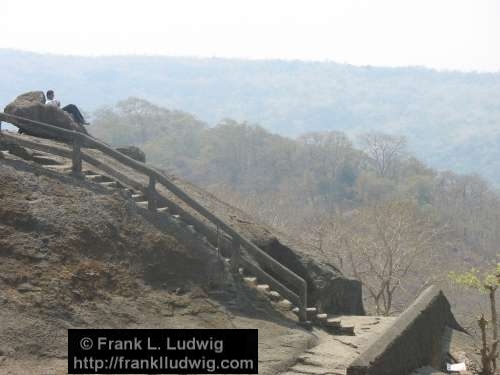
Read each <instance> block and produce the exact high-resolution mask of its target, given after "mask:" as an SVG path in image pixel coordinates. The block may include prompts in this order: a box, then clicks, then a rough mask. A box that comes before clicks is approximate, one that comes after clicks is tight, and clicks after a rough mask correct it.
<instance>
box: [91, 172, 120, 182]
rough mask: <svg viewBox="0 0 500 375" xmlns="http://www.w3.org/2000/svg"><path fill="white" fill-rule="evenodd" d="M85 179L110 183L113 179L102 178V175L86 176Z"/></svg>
mask: <svg viewBox="0 0 500 375" xmlns="http://www.w3.org/2000/svg"><path fill="white" fill-rule="evenodd" d="M85 178H86V179H87V180H89V181H93V182H112V181H113V179H111V178H109V177H108V176H104V175H102V174H94V175H86V176H85Z"/></svg>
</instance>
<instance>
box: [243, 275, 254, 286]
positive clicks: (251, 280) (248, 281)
mask: <svg viewBox="0 0 500 375" xmlns="http://www.w3.org/2000/svg"><path fill="white" fill-rule="evenodd" d="M243 282H244V283H245V284H246V285H248V286H251V287H256V286H257V278H256V277H244V278H243Z"/></svg>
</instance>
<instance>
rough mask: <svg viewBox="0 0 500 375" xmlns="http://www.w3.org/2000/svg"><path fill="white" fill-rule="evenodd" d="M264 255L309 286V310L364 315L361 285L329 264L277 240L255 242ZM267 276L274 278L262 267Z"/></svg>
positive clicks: (269, 239) (272, 238)
mask: <svg viewBox="0 0 500 375" xmlns="http://www.w3.org/2000/svg"><path fill="white" fill-rule="evenodd" d="M254 241H255V242H256V244H257V245H258V246H259V247H260V248H261V249H262V250H264V251H265V252H266V253H267V254H269V255H270V256H272V257H273V258H274V259H276V260H278V261H279V262H280V263H281V264H283V265H285V266H286V267H288V268H289V269H290V270H292V271H294V272H295V273H296V274H298V275H299V276H301V277H302V278H304V280H306V282H307V285H308V304H309V306H316V307H319V308H320V310H321V311H322V312H325V313H328V314H346V315H364V314H365V310H364V308H363V301H362V289H361V282H360V281H359V280H356V279H352V278H348V277H346V276H344V275H343V274H342V272H341V271H340V270H338V269H337V268H336V267H334V266H333V265H331V264H325V263H323V262H321V261H319V260H317V259H313V258H312V257H310V256H307V255H305V254H303V253H301V252H300V251H297V249H292V247H293V246H291V245H287V244H284V243H282V242H280V240H279V239H278V238H277V237H271V238H267V239H264V238H261V239H260V240H259V239H257V240H254ZM261 267H262V268H264V269H265V270H266V271H267V272H268V273H271V274H273V271H272V270H271V269H268V268H267V267H266V266H265V265H264V264H261Z"/></svg>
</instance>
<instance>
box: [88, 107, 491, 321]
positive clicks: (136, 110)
mask: <svg viewBox="0 0 500 375" xmlns="http://www.w3.org/2000/svg"><path fill="white" fill-rule="evenodd" d="M92 130H93V134H94V135H95V136H97V137H100V138H103V139H104V140H106V141H107V142H110V143H112V144H113V145H121V144H135V145H137V146H139V147H141V148H143V149H144V150H145V151H146V153H147V155H148V160H149V162H151V163H153V164H155V165H158V166H160V167H162V168H164V169H166V170H167V171H169V172H172V173H175V174H178V175H180V176H182V177H184V178H187V179H188V180H191V181H193V182H194V183H197V184H199V185H200V186H204V187H206V188H208V189H209V190H210V191H212V192H213V193H215V194H216V195H218V196H219V197H220V198H221V199H222V200H224V201H227V202H229V203H231V204H233V205H235V206H237V207H240V208H242V209H243V210H245V211H247V212H249V213H250V214H251V215H253V216H254V217H256V218H258V219H260V220H261V221H263V222H265V223H268V224H271V225H273V226H275V227H277V228H279V229H280V230H282V231H284V232H287V233H289V234H291V235H292V236H295V237H301V239H302V240H304V241H305V242H307V243H309V244H313V247H314V249H315V250H314V252H315V254H314V255H315V256H316V257H318V258H321V259H323V260H325V261H327V262H331V263H332V264H336V265H337V266H339V267H341V268H342V269H343V270H344V271H345V272H346V273H348V274H350V275H352V276H355V277H357V278H360V279H361V280H362V281H363V282H364V284H365V285H364V286H365V288H364V289H365V298H366V303H367V306H368V308H369V309H372V310H373V311H374V310H376V311H377V312H379V313H383V314H391V313H393V312H397V311H400V310H401V309H402V308H403V307H404V306H405V305H406V303H407V302H408V301H410V300H412V299H413V297H414V296H415V294H416V293H417V292H418V291H419V290H421V289H422V288H423V287H424V286H425V285H427V284H428V283H430V282H438V283H439V284H440V285H441V286H443V287H444V288H446V289H447V290H448V292H447V293H448V294H450V295H451V296H452V299H453V301H454V302H455V303H457V304H458V306H457V307H458V310H459V311H461V312H464V313H467V315H468V316H470V309H471V308H472V306H473V305H476V303H477V301H476V300H474V299H471V298H469V297H468V296H464V295H460V294H459V293H455V291H454V290H451V289H450V287H449V285H448V284H449V282H448V277H447V273H448V272H449V271H456V270H466V269H469V268H470V267H478V268H482V267H485V266H487V265H489V264H490V263H491V262H494V261H495V259H496V254H497V252H498V247H497V245H498V243H499V240H500V202H499V200H498V197H497V195H496V194H495V193H494V192H493V191H492V190H491V188H490V186H489V185H488V184H487V183H486V182H485V181H484V180H483V179H482V178H480V177H479V176H477V175H458V174H455V173H452V172H438V171H436V170H434V169H432V168H429V167H427V166H426V165H425V164H423V163H422V162H420V161H419V160H418V159H416V158H415V157H413V156H412V155H411V154H410V153H409V152H408V150H407V143H406V139H405V138H404V137H400V136H393V135H387V134H384V133H374V132H371V133H365V134H363V135H362V136H361V137H360V138H359V142H360V143H359V144H360V147H356V146H354V145H353V142H352V140H351V139H350V138H349V137H348V136H347V135H346V134H345V133H342V132H338V131H335V132H332V131H331V132H317V133H307V134H304V135H303V136H301V137H299V138H297V139H290V138H286V137H282V136H279V135H276V134H272V133H270V132H268V131H266V130H264V129H263V128H261V127H258V126H254V125H249V124H246V123H239V122H237V121H234V120H229V119H226V120H224V121H222V122H220V123H219V124H218V125H217V126H215V127H208V126H206V125H205V124H203V123H202V122H201V121H199V120H197V119H196V118H195V117H194V116H192V115H189V114H187V113H184V112H179V111H169V110H167V109H165V108H162V107H158V106H155V105H153V104H151V103H149V102H147V101H144V100H142V99H134V98H130V99H128V100H126V101H123V102H120V103H118V104H117V105H116V106H115V107H109V108H105V109H101V110H100V111H98V113H97V114H96V117H95V121H94V124H93V129H92ZM387 264H391V267H388V266H387Z"/></svg>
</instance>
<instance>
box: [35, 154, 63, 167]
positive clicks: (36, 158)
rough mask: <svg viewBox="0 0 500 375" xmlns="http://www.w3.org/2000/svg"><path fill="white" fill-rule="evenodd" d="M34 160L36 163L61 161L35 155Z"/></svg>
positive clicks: (56, 163)
mask: <svg viewBox="0 0 500 375" xmlns="http://www.w3.org/2000/svg"><path fill="white" fill-rule="evenodd" d="M32 160H33V161H34V162H35V163H38V164H43V165H60V164H61V163H60V162H59V161H57V160H55V159H53V158H51V157H47V156H38V155H37V156H33V158H32Z"/></svg>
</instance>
